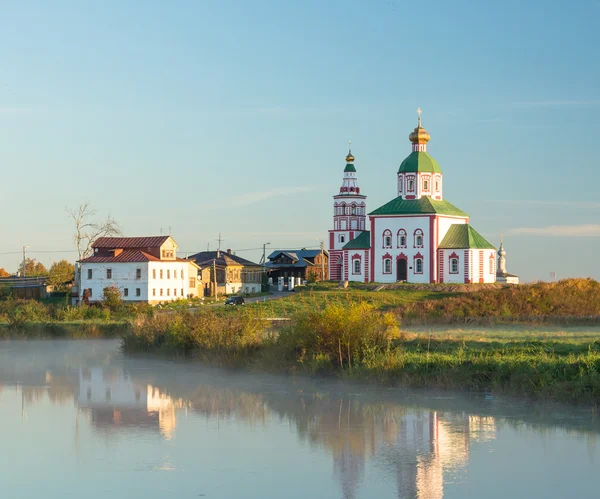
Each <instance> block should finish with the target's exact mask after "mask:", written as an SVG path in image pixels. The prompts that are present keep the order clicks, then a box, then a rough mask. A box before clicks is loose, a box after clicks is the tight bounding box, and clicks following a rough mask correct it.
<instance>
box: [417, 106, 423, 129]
mask: <svg viewBox="0 0 600 499" xmlns="http://www.w3.org/2000/svg"><path fill="white" fill-rule="evenodd" d="M422 112H423V111H421V108H420V107H418V108H417V114H418V115H419V126H421V113H422Z"/></svg>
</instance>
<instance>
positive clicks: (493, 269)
mask: <svg viewBox="0 0 600 499" xmlns="http://www.w3.org/2000/svg"><path fill="white" fill-rule="evenodd" d="M495 263H496V261H495V260H494V259H493V258H490V274H493V273H494V271H495V270H496V268H495V267H496V266H495Z"/></svg>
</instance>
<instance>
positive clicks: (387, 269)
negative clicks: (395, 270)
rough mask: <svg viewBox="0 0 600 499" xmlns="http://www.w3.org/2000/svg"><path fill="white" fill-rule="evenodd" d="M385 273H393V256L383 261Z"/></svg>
mask: <svg viewBox="0 0 600 499" xmlns="http://www.w3.org/2000/svg"><path fill="white" fill-rule="evenodd" d="M383 273H384V274H391V273H392V259H391V258H386V259H385V260H384V261H383Z"/></svg>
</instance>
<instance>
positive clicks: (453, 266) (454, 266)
mask: <svg viewBox="0 0 600 499" xmlns="http://www.w3.org/2000/svg"><path fill="white" fill-rule="evenodd" d="M450 273H451V274H458V258H450Z"/></svg>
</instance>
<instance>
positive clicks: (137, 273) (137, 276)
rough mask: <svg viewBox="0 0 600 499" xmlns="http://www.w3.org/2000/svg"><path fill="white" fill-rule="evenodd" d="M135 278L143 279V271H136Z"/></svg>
mask: <svg viewBox="0 0 600 499" xmlns="http://www.w3.org/2000/svg"><path fill="white" fill-rule="evenodd" d="M135 278H136V279H141V278H142V269H135Z"/></svg>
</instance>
